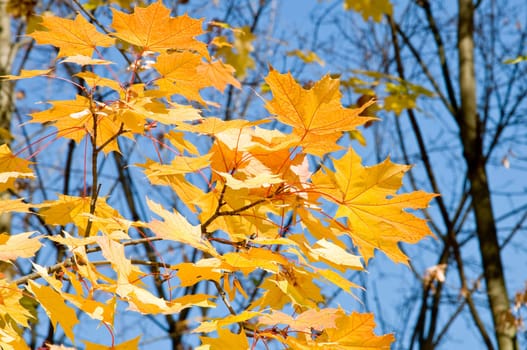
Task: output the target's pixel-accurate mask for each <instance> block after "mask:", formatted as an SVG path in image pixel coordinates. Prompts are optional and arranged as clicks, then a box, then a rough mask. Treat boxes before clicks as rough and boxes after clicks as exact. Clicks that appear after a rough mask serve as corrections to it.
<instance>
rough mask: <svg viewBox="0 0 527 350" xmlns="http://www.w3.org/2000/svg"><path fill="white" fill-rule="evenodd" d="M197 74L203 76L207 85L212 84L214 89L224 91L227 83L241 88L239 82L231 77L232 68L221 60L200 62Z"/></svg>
mask: <svg viewBox="0 0 527 350" xmlns="http://www.w3.org/2000/svg"><path fill="white" fill-rule="evenodd" d="M197 71H198V74H199V75H200V76H202V77H203V79H204V80H205V82H206V83H207V85H208V86H213V87H214V88H216V90H218V91H220V92H224V91H225V88H226V87H227V85H228V84H230V85H232V86H234V87H235V88H238V89H241V84H240V82H239V81H238V80H236V78H234V77H233V74H234V68H233V67H232V66H231V65H229V64H225V63H223V62H221V61H220V60H216V61H212V62H210V63H209V62H202V63H201V64H200V65H199V66H198V67H197Z"/></svg>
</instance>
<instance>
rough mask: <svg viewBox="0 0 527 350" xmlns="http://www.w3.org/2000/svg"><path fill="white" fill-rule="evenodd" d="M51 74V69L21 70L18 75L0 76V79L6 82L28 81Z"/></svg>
mask: <svg viewBox="0 0 527 350" xmlns="http://www.w3.org/2000/svg"><path fill="white" fill-rule="evenodd" d="M51 72H53V70H52V69H32V70H27V69H21V70H20V73H19V74H18V75H11V74H8V75H0V78H3V79H7V80H20V79H29V78H34V77H38V76H42V75H48V74H50V73H51Z"/></svg>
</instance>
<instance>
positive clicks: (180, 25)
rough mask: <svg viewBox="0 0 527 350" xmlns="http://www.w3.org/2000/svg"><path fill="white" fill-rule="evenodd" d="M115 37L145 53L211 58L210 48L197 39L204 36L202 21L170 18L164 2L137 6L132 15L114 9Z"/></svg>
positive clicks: (181, 17)
mask: <svg viewBox="0 0 527 350" xmlns="http://www.w3.org/2000/svg"><path fill="white" fill-rule="evenodd" d="M112 13H113V22H112V27H113V28H114V29H115V33H113V35H114V36H116V37H118V38H119V39H121V40H123V41H126V42H128V43H130V44H132V45H134V46H137V47H140V48H141V49H142V50H143V51H158V52H160V51H166V50H184V51H196V52H198V53H199V54H201V55H202V56H204V57H208V55H209V54H208V51H207V45H205V43H202V42H200V41H198V40H196V39H195V37H197V36H199V35H201V34H203V33H204V32H203V30H202V23H203V20H197V19H194V18H190V17H189V16H187V15H186V14H185V15H183V16H179V17H176V18H171V17H170V10H169V9H168V8H166V7H165V6H164V5H163V2H162V1H161V0H159V1H157V2H155V3H153V4H151V5H149V6H147V7H145V8H143V7H135V11H134V13H133V14H130V15H129V14H126V13H123V12H120V11H117V10H115V9H112Z"/></svg>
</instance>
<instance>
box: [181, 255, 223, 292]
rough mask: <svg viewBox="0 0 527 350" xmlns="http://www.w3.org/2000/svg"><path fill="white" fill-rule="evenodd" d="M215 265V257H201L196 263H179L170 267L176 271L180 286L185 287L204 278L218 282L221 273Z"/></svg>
mask: <svg viewBox="0 0 527 350" xmlns="http://www.w3.org/2000/svg"><path fill="white" fill-rule="evenodd" d="M217 265H218V264H217V259H214V260H213V259H202V260H199V261H198V262H197V263H187V262H185V263H179V264H177V265H173V266H171V268H172V269H174V270H176V271H177V272H176V274H177V276H178V278H179V282H180V286H181V287H187V286H192V285H194V284H196V283H198V282H200V281H204V280H211V281H216V282H219V281H220V279H221V276H222V273H221V269H220V268H219V266H217Z"/></svg>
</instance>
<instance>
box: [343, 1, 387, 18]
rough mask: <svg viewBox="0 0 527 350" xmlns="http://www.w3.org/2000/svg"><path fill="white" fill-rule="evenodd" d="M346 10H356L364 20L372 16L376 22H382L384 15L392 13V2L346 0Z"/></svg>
mask: <svg viewBox="0 0 527 350" xmlns="http://www.w3.org/2000/svg"><path fill="white" fill-rule="evenodd" d="M344 9H345V10H351V9H353V10H355V11H357V12H359V13H360V14H361V15H362V17H363V18H364V20H366V21H367V20H368V19H369V18H370V17H371V18H373V20H374V21H375V22H380V21H381V19H382V17H383V15H385V14H386V15H391V14H392V11H393V9H392V4H391V2H390V0H344Z"/></svg>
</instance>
